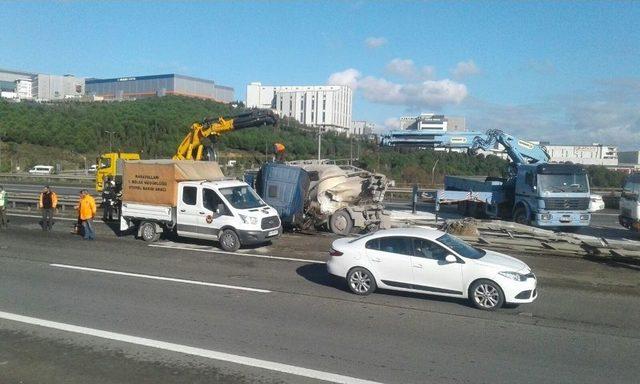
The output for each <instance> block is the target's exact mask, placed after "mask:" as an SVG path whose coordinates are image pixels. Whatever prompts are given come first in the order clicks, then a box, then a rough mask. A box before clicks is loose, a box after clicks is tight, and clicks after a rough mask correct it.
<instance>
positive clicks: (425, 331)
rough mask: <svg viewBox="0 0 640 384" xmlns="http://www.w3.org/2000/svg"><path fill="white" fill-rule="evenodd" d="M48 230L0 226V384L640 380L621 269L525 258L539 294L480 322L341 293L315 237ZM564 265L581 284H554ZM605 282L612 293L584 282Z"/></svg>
mask: <svg viewBox="0 0 640 384" xmlns="http://www.w3.org/2000/svg"><path fill="white" fill-rule="evenodd" d="M56 227H57V228H56V231H54V232H52V233H43V232H42V231H39V230H38V229H37V228H38V226H37V219H36V218H30V217H15V216H12V217H11V228H10V230H9V231H2V232H0V271H1V272H0V292H1V294H0V343H1V344H2V348H0V382H3V383H4V382H7V383H13V382H16V383H17V382H22V383H43V382H47V383H62V382H64V383H87V382H91V383H164V382H169V383H185V382H189V383H210V382H221V383H255V382H258V383H307V382H308V383H315V382H324V381H329V382H331V381H333V382H348V383H351V382H363V383H364V382H384V383H483V382H487V383H488V382H491V383H514V382H518V383H540V382H544V383H578V382H579V383H602V382H608V383H635V382H637V378H638V374H639V373H640V371H639V369H638V366H637V357H638V356H640V299H639V295H638V293H639V292H640V287H639V286H638V281H640V279H636V278H637V277H638V276H640V271H638V269H636V268H635V267H634V266H620V265H617V266H611V265H604V264H598V263H592V262H587V261H583V260H569V259H562V260H561V261H562V262H559V261H558V259H555V258H548V259H534V258H529V259H526V261H527V262H529V263H530V264H531V265H532V266H533V267H534V270H536V271H540V273H539V274H540V275H541V276H540V286H539V289H540V296H539V299H538V300H537V301H536V302H535V303H534V304H532V305H526V306H524V305H523V306H521V307H519V308H517V309H505V310H501V311H499V312H496V313H488V312H482V311H478V310H476V309H473V308H471V307H469V306H468V305H467V304H466V303H465V302H463V301H459V300H451V299H439V298H436V297H430V296H422V295H409V294H395V293H391V292H380V293H376V294H374V295H371V296H368V297H364V298H363V297H358V296H355V295H353V294H351V293H348V292H346V291H345V289H344V287H343V285H342V284H341V283H340V282H336V281H334V280H333V279H330V278H329V277H328V276H327V274H326V271H325V267H324V264H323V256H322V255H323V254H324V252H326V248H324V249H321V250H320V249H316V248H317V247H318V244H326V243H327V242H330V240H331V237H326V236H325V237H323V236H313V237H311V236H306V237H305V235H287V236H285V237H284V238H283V239H281V240H280V244H278V242H276V243H274V244H273V245H272V246H270V247H268V248H266V251H265V249H263V248H256V249H249V250H243V251H242V252H240V253H237V254H229V253H224V252H221V251H219V250H217V248H213V247H211V246H210V245H209V244H206V243H199V244H191V243H186V242H174V241H165V242H163V243H160V244H156V245H160V246H149V245H148V244H146V243H144V242H142V241H139V240H135V239H133V238H130V237H121V238H116V236H115V235H114V234H113V232H112V231H110V229H109V228H108V227H106V226H104V225H99V226H98V240H97V241H94V242H90V241H82V240H80V239H79V238H77V237H75V236H73V235H71V234H69V233H68V231H67V229H68V227H67V225H66V224H65V223H64V222H59V223H58V225H56ZM306 244H309V245H306ZM278 250H286V252H284V253H279V251H278ZM531 260H536V262H535V263H531ZM536 265H539V268H538V267H536ZM567 266H568V267H569V268H567ZM570 271H575V274H576V276H578V275H580V274H585V276H586V277H585V279H583V280H581V281H580V282H579V283H576V284H564V283H563V279H562V276H563V275H564V274H567V275H570V274H571V273H572V272H570ZM618 273H619V274H620V276H622V277H621V279H624V281H626V282H627V285H626V286H619V287H616V286H612V285H606V286H603V287H605V288H601V287H600V286H599V285H598V284H595V283H594V284H593V285H592V286H590V285H589V282H588V280H589V276H593V278H594V281H597V280H598V279H605V278H607V279H609V280H610V281H617V278H616V274H618ZM568 277H571V276H568ZM634 282H635V285H634ZM358 380H361V381H358Z"/></svg>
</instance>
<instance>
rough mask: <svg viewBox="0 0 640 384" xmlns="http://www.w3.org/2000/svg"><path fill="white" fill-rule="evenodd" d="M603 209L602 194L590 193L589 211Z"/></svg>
mask: <svg viewBox="0 0 640 384" xmlns="http://www.w3.org/2000/svg"><path fill="white" fill-rule="evenodd" d="M602 209H604V200H602V196H600V195H594V194H591V197H590V198H589V212H596V211H600V210H602Z"/></svg>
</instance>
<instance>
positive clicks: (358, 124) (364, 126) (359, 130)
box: [349, 120, 376, 136]
mask: <svg viewBox="0 0 640 384" xmlns="http://www.w3.org/2000/svg"><path fill="white" fill-rule="evenodd" d="M375 128H376V125H375V124H374V123H370V122H368V121H364V120H356V121H352V122H351V131H350V132H349V133H350V134H351V135H356V136H370V135H372V134H373V131H374V130H375Z"/></svg>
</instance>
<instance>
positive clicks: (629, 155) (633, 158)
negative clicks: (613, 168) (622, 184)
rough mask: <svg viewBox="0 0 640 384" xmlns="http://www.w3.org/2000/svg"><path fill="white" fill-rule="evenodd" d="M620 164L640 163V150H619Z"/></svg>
mask: <svg viewBox="0 0 640 384" xmlns="http://www.w3.org/2000/svg"><path fill="white" fill-rule="evenodd" d="M618 164H620V165H622V164H625V165H640V151H624V152H618Z"/></svg>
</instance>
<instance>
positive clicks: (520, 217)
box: [513, 206, 531, 225]
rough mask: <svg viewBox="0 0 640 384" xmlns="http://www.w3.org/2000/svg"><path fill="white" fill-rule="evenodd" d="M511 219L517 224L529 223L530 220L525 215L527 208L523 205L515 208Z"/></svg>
mask: <svg viewBox="0 0 640 384" xmlns="http://www.w3.org/2000/svg"><path fill="white" fill-rule="evenodd" d="M513 221H515V222H516V223H518V224H524V225H531V221H530V220H529V218H528V217H527V210H526V209H525V207H523V206H519V207H518V208H516V211H515V212H514V213H513Z"/></svg>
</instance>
